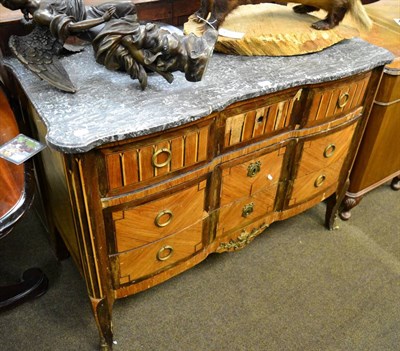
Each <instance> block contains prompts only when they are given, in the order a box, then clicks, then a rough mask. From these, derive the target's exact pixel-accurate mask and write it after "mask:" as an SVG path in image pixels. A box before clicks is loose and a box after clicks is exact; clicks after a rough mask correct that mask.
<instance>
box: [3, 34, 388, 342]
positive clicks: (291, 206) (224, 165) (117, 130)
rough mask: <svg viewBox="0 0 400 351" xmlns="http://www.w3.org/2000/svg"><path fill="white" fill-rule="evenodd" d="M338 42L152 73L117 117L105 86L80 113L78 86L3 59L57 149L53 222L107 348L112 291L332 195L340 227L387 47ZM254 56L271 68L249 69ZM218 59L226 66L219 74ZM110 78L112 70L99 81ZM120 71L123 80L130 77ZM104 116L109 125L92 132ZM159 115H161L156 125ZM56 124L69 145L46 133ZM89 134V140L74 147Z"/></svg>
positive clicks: (47, 188) (159, 275) (135, 288)
mask: <svg viewBox="0 0 400 351" xmlns="http://www.w3.org/2000/svg"><path fill="white" fill-rule="evenodd" d="M346 45H347V46H348V47H346ZM360 47H361V49H363V50H361V51H362V52H364V55H361V53H360V52H357V48H358V51H360ZM332 50H333V52H332ZM332 50H327V52H326V53H325V54H315V55H310V56H308V57H302V58H300V57H299V58H291V59H290V60H291V61H290V62H289V61H288V60H289V59H288V58H279V59H276V58H268V59H267V58H246V59H244V58H235V57H224V56H220V55H216V56H215V57H214V58H213V61H212V62H211V64H210V68H209V72H208V74H209V75H211V76H215V77H216V79H215V81H214V80H211V81H207V80H206V81H205V82H201V83H200V84H199V85H189V83H185V82H182V81H181V82H180V83H179V84H182V85H183V86H184V89H186V90H185V92H183V91H182V90H180V88H179V85H178V87H177V86H171V87H168V86H167V87H162V88H160V87H159V86H158V85H157V84H158V83H157V84H156V83H153V84H154V88H152V82H151V81H150V84H149V87H150V89H149V91H145V92H140V93H139V92H138V91H134V90H133V91H132V90H129V89H132V88H129V89H128V88H123V89H121V88H120V89H121V90H120V94H122V95H125V97H126V96H129V97H130V98H131V99H133V100H134V99H137V100H136V101H133V102H132V105H129V101H128V100H127V99H126V100H124V104H126V105H129V106H126V108H125V110H124V113H123V114H122V113H121V111H120V110H119V109H121V106H120V105H121V104H120V102H118V101H116V100H113V99H118V96H117V95H118V94H112V92H109V93H107V92H104V91H103V90H101V91H100V90H99V88H98V85H97V84H96V85H94V86H92V90H91V94H89V95H88V96H86V97H85V99H86V100H85V104H90V108H89V106H88V108H87V111H86V113H85V112H84V111H81V110H79V106H78V110H77V111H78V112H77V111H75V112H73V111H71V108H72V109H73V108H75V107H76V105H77V104H78V105H79V103H80V99H81V97H82V96H83V95H84V94H85V91H86V90H85V89H84V87H82V88H81V92H78V93H77V95H76V96H70V95H65V94H64V95H63V94H61V93H58V92H55V93H54V92H50V91H51V89H50V88H48V87H44V86H43V83H42V82H39V83H38V82H37V81H35V80H34V79H32V77H30V76H29V73H27V74H28V76H27V77H24V74H25V71H23V68H21V67H20V66H19V65H18V62H16V61H14V60H9V61H7V64H8V67H9V69H8V71H9V75H10V77H8V78H9V80H10V81H11V82H12V84H14V89H15V91H18V93H19V94H18V96H19V100H20V101H21V102H22V106H25V107H24V109H25V113H26V114H27V115H28V116H29V118H30V120H31V121H32V124H33V126H34V130H35V133H36V136H37V137H38V138H39V139H41V140H42V141H44V142H46V141H47V143H48V144H49V145H50V147H48V148H47V149H46V150H45V151H44V152H43V153H42V154H41V161H42V162H41V163H40V164H39V168H40V169H39V170H40V172H39V174H40V177H39V181H40V183H41V185H42V191H43V194H44V203H45V204H46V208H47V212H48V217H49V223H50V229H52V230H51V231H52V232H53V233H59V234H60V235H61V237H62V239H63V242H64V243H65V245H66V246H67V248H68V250H69V252H70V253H71V255H72V257H73V259H74V260H75V262H76V263H77V266H78V267H79V268H80V270H81V272H82V274H83V276H84V278H85V280H86V283H87V289H88V294H89V297H90V299H91V302H92V307H93V312H94V316H95V319H96V322H97V326H98V328H99V331H100V339H101V343H100V344H101V347H102V349H104V350H106V349H111V348H112V323H111V314H112V306H113V303H114V301H115V300H116V299H119V298H122V297H125V296H127V295H132V294H135V293H137V292H139V291H143V290H145V289H148V288H150V287H152V286H154V285H156V284H159V283H161V282H163V281H165V280H167V279H169V278H171V277H173V276H175V275H177V274H179V273H181V272H183V271H185V270H187V269H189V268H191V267H193V266H194V265H196V264H197V263H199V262H200V261H202V260H204V259H206V257H207V256H208V255H209V254H211V253H214V252H226V251H235V250H239V249H242V248H244V247H245V246H246V245H248V244H249V243H250V242H251V241H252V240H254V239H255V238H256V236H257V235H259V234H260V233H262V232H263V231H264V230H265V229H266V228H268V226H269V225H270V224H271V223H272V222H274V221H278V220H283V219H285V218H288V217H292V216H294V215H296V214H298V213H300V212H303V211H305V210H306V209H308V208H310V207H312V206H314V205H316V204H318V203H320V202H321V201H326V202H327V212H326V219H325V223H326V226H327V227H328V228H330V229H332V228H333V227H334V220H335V216H336V213H337V210H338V206H339V204H340V202H341V200H342V198H343V196H344V194H345V192H346V189H347V185H348V176H349V171H350V168H351V165H352V162H353V158H354V155H355V152H356V149H357V147H358V144H359V141H360V138H361V135H362V132H363V129H364V126H365V123H366V121H367V117H368V114H369V111H370V108H371V104H372V101H373V98H374V96H375V93H376V87H377V85H378V82H379V80H380V77H381V73H382V69H383V65H384V64H385V63H386V62H388V61H390V59H391V57H392V56H391V55H390V54H388V53H387V52H386V51H385V50H383V49H378V48H376V47H374V46H372V45H369V44H368V45H367V44H366V43H364V42H362V41H355V42H352V41H349V42H348V43H346V44H344V47H343V46H340V45H339V46H338V47H336V48H334V49H332ZM335 51H338V52H336V53H335ZM344 53H350V55H354V56H355V57H354V58H353V63H352V65H351V67H350V68H340V67H338V65H336V61H337V60H336V59H335V55H337V54H339V55H340V54H342V55H344ZM80 55H81V59H83V58H82V55H87V57H89V58H90V56H88V54H85V53H83V54H80ZM355 58H359V60H358V62H356V61H357V60H355ZM313 59H314V60H315V61H314V62H317V66H315V65H314V67H313V68H312V69H311V68H308V69H305V68H304V69H305V71H302V72H297V73H293V72H294V71H293V69H292V71H291V68H290V67H291V66H290V65H293V64H294V65H297V66H295V67H297V69H298V67H300V66H301V65H304V62H307V60H313ZM248 60H249V62H247V61H248ZM303 60H305V61H303ZM71 62H72V61H71ZM213 62H214V63H215V64H213ZM246 62H247V63H246ZM255 62H256V63H257V65H262V67H263V68H262V69H263V70H264V71H263V73H257V72H253V71H252V70H250V67H254V63H255ZM282 64H288V66H287V68H286V67H285V68H284V69H282V70H281V73H282V74H283V76H280V75H279V74H277V72H276V68H275V69H274V67H281V65H282ZM246 65H248V66H247V67H246ZM271 65H272V67H271ZM274 65H275V66H274ZM66 66H67V67H68V61H67V62H66ZM326 66H328V67H330V70H331V71H329V70H328V71H326V70H325V67H326ZM71 67H72V63H71ZM221 67H227V70H226V71H225V74H224V75H223V76H221ZM332 71H333V72H332ZM21 72H23V73H21ZM246 72H250V73H249V74H250V75H251V74H253V77H249V75H248V74H247V73H246ZM251 72H253V73H251ZM115 74H116V73H114V72H112V73H109V72H107V71H105V70H104V71H101V76H100V78H98V79H101V80H103V81H104V79H108V78H110V79H114V78H111V77H114V76H113V75H115ZM107 75H110V76H109V77H107ZM296 75H297V76H298V77H300V78H296ZM314 75H315V76H316V77H314V78H312V79H311V78H310V77H311V76H314ZM307 77H308V78H307ZM119 79H120V81H119V85H120V86H121V85H122V86H125V85H126V87H128V84H132V83H131V82H129V83H126V81H125V80H124V79H125V77H124V76H123V75H121V76H119ZM154 79H156V78H154ZM282 81H285V83H284V84H282ZM10 84H11V83H10ZM82 84H84V83H82ZM85 84H86V83H85ZM185 84H186V85H185ZM238 84H239V87H238V86H237V85H238ZM235 85H236V87H235ZM266 85H270V86H271V87H270V88H265V86H266ZM168 89H170V90H168ZM238 90H239V93H238V92H237V91H238ZM44 91H47V92H48V93H49V94H56V97H55V98H54V99H53V101H54V102H53V103H52V106H50V105H49V104H50V103H49V102H48V101H49V100H48V99H46V101H43V99H41V98H40V97H39V95H40V94H43V92H44ZM188 92H189V93H190V94H191V95H190V97H188V96H187V95H186V96H185V94H188ZM80 94H81V95H80ZM98 94H99V95H98ZM127 94H128V95H127ZM138 94H142V96H141V97H137V96H136V95H138ZM103 95H106V96H107V99H108V100H107V103H104V106H105V107H102V106H103V105H102V104H103V102H102V100H101V96H103ZM138 99H139V100H138ZM148 100H149V101H148ZM221 101H222V102H221ZM109 105H111V106H109ZM203 105H204V106H205V108H204V109H202V110H201V112H200V113H199V110H200V109H201V108H202V107H203ZM171 106H173V107H171ZM188 106H189V107H188ZM67 107H68V108H67ZM81 108H82V107H81ZM107 108H109V109H110V110H109V111H107ZM67 110H68V112H66V111H67ZM46 111H47V112H46ZM79 111H80V112H79ZM93 111H94V112H93ZM110 111H112V112H110ZM127 113H128V114H129V116H128V115H127ZM58 114H61V115H62V116H61V117H58ZM70 114H72V115H73V116H74V117H73V118H70V119H68V116H69V115H70ZM97 114H99V117H98V118H100V119H99V121H100V120H103V125H104V126H105V128H102V126H100V127H97V128H100V129H101V130H99V129H97V131H96V130H94V129H93V128H94V127H93V126H94V125H96V124H97V125H98V124H99V123H98V122H96V121H97V120H96V118H97V117H96V116H97ZM177 115H180V116H181V119H180V120H179V121H177V119H176V116H177ZM132 116H133V117H132ZM156 117H157V118H159V119H162V118H165V121H166V122H165V123H161V124H160V125H159V126H158V127H152V126H151V125H149V123H151V122H149V120H151V119H152V118H156ZM52 119H53V120H52ZM55 119H57V120H58V121H57V122H56V121H55ZM124 121H128V122H129V123H128V122H127V123H125V122H124ZM135 121H136V122H135ZM171 121H172V122H171ZM86 122H88V124H86V125H85V123H86ZM124 123H125V124H124ZM130 123H131V124H132V123H133V124H135V123H136V124H138V125H140V128H139V129H137V128H136V129H135V127H133V126H132V125H131V124H130ZM171 123H173V124H175V125H171ZM61 125H62V126H64V132H63V133H62V134H63V137H62V139H63V140H62V142H60V139H58V141H57V136H55V135H54V134H52V133H54V132H55V133H56V134H57V126H61ZM69 128H75V129H72V130H70V129H69ZM129 128H130V129H129ZM100 134H101V136H99V135H100ZM66 135H67V136H66ZM82 136H83V137H84V138H85V142H84V143H80V142H77V140H78V139H79V138H82ZM74 140H75V141H74ZM54 235H55V236H56V234H54Z"/></svg>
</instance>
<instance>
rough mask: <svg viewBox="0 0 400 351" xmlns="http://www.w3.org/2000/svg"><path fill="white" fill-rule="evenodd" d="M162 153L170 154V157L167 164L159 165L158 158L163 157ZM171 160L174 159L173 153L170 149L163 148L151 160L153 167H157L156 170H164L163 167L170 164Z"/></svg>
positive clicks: (166, 161)
mask: <svg viewBox="0 0 400 351" xmlns="http://www.w3.org/2000/svg"><path fill="white" fill-rule="evenodd" d="M162 153H166V154H168V157H167V159H166V160H165V162H162V163H158V162H157V157H158V156H159V155H161V154H162ZM171 158H172V151H171V150H170V149H166V148H163V149H160V150H157V151H156V152H155V153H154V154H153V157H152V158H151V163H152V165H153V166H154V167H156V168H162V167H164V166H166V165H167V164H168V163H170V162H171Z"/></svg>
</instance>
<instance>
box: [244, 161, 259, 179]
mask: <svg viewBox="0 0 400 351" xmlns="http://www.w3.org/2000/svg"><path fill="white" fill-rule="evenodd" d="M260 171H261V162H260V161H257V162H254V163H250V164H249V167H247V176H248V177H250V178H252V177H255V176H256V174H257V173H258V172H260Z"/></svg>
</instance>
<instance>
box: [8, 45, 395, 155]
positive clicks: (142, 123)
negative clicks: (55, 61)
mask: <svg viewBox="0 0 400 351" xmlns="http://www.w3.org/2000/svg"><path fill="white" fill-rule="evenodd" d="M393 58H394V56H393V55H392V54H391V53H390V52H389V51H387V50H386V49H383V48H380V47H377V46H374V45H372V44H369V43H367V42H365V41H363V40H361V39H358V38H357V39H351V40H346V41H343V42H341V43H339V44H336V45H334V46H332V47H330V48H328V49H325V50H323V51H321V52H319V53H313V54H308V55H303V56H291V57H265V56H262V57H247V56H246V57H245V56H232V55H222V54H214V56H213V57H212V58H211V60H210V63H209V66H208V69H207V72H206V73H205V75H204V77H203V80H202V81H201V82H197V83H191V82H188V81H186V80H185V77H184V75H183V74H182V73H180V72H174V73H173V74H174V77H175V80H174V82H173V83H172V84H169V83H168V82H167V81H165V80H164V79H163V78H162V77H160V76H159V75H157V74H150V75H149V81H148V87H147V89H146V90H144V91H142V90H141V89H140V86H139V83H138V81H137V80H132V79H131V78H130V77H129V75H128V74H126V73H124V72H113V71H109V70H107V69H106V68H105V67H103V66H101V65H99V64H97V63H96V62H95V59H94V56H93V51H92V49H91V47H86V48H85V50H84V51H83V52H81V53H78V54H74V55H71V56H68V57H64V58H62V63H63V65H64V67H65V69H66V70H67V72H68V73H69V75H70V77H71V80H72V82H73V83H74V84H75V86H76V87H77V89H78V91H77V93H75V94H68V93H65V92H61V91H59V90H57V89H56V88H53V87H51V86H50V85H49V84H48V83H46V82H44V81H41V80H40V79H39V78H38V77H36V76H35V75H34V74H33V73H31V72H30V71H28V70H27V69H26V68H25V67H24V66H23V65H22V64H20V62H19V61H18V60H17V59H15V58H11V57H7V58H5V59H4V63H5V64H6V66H8V67H9V68H11V70H12V72H13V73H14V74H15V75H16V77H17V78H18V80H19V81H20V82H21V85H22V87H23V89H24V90H25V92H26V94H27V96H28V98H29V100H30V101H31V102H32V104H33V106H34V108H35V109H36V110H37V112H38V114H39V115H40V117H41V118H42V119H43V121H44V123H45V124H46V126H47V135H46V140H47V143H48V145H49V146H50V147H52V148H54V149H56V150H59V151H61V152H64V153H80V152H86V151H89V150H91V149H92V148H94V147H96V146H99V145H102V144H105V143H108V142H113V141H118V140H124V139H127V138H132V137H136V136H141V135H147V134H150V133H153V132H158V131H162V130H166V129H169V128H173V127H177V126H180V125H183V124H185V123H187V122H191V121H195V120H198V119H200V118H201V117H204V116H207V115H209V114H210V113H212V112H214V111H221V110H223V109H224V108H225V107H227V106H228V105H230V104H232V103H234V102H237V101H242V100H246V99H249V98H253V97H257V96H260V95H265V94H267V93H272V92H276V91H280V90H283V89H286V88H290V87H294V86H303V85H307V84H313V83H320V82H326V81H332V80H336V79H340V78H344V77H347V76H350V75H354V74H357V73H361V72H365V71H368V70H370V69H372V68H374V67H377V66H381V65H384V64H386V63H389V62H391V61H392V59H393Z"/></svg>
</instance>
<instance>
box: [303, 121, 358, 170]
mask: <svg viewBox="0 0 400 351" xmlns="http://www.w3.org/2000/svg"><path fill="white" fill-rule="evenodd" d="M356 126H357V123H353V124H352V125H351V126H349V127H347V128H345V129H343V130H340V131H338V132H335V133H330V134H328V135H326V136H324V137H321V138H317V139H313V140H310V141H305V142H304V143H303V151H302V155H301V159H300V163H299V168H298V171H297V177H302V176H304V175H307V174H309V173H313V172H315V171H317V170H319V169H321V168H326V167H329V166H330V165H331V164H334V163H337V162H338V160H342V159H343V158H344V157H345V156H346V154H347V152H348V151H349V147H350V145H351V142H352V139H353V135H354V131H355V129H356Z"/></svg>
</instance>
